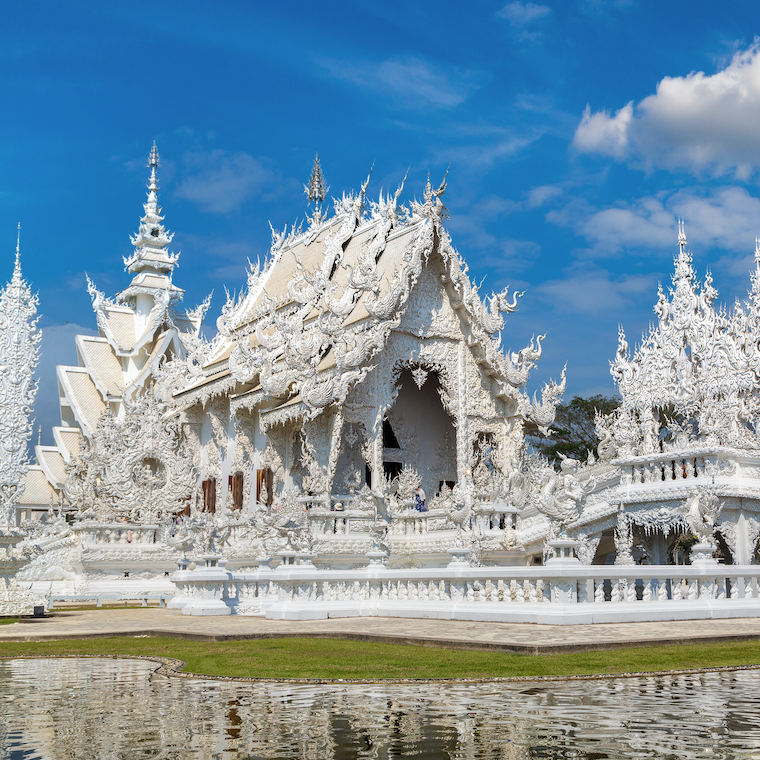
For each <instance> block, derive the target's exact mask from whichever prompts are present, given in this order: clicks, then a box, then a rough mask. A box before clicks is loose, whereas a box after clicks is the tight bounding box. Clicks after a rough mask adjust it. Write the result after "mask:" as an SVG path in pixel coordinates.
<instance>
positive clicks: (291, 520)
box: [17, 145, 760, 614]
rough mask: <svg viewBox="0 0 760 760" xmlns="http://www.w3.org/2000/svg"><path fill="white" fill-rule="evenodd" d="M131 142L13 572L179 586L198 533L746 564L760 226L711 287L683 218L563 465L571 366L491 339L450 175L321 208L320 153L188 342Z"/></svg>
mask: <svg viewBox="0 0 760 760" xmlns="http://www.w3.org/2000/svg"><path fill="white" fill-rule="evenodd" d="M149 165H150V182H149V186H148V200H147V203H146V204H145V207H144V208H145V213H144V216H143V217H142V219H141V221H140V227H139V231H138V233H137V234H136V235H135V236H134V237H133V238H132V242H133V244H134V247H135V250H134V253H133V254H132V256H130V257H128V258H127V259H125V261H124V265H125V267H126V269H127V271H128V272H129V274H130V275H132V280H131V282H130V283H129V285H128V286H127V287H126V288H125V289H124V290H123V291H122V292H121V293H119V294H117V295H116V296H115V298H113V299H112V300H111V299H108V298H106V297H105V295H104V294H103V293H101V292H100V291H99V290H97V288H96V287H95V285H94V284H93V283H91V282H88V289H89V292H90V295H91V297H92V303H93V309H94V311H95V316H96V320H97V325H98V330H99V334H98V336H97V337H90V336H78V337H77V339H76V346H77V356H78V366H76V367H59V368H58V381H59V390H60V397H61V425H60V426H58V427H56V428H55V429H54V431H53V432H54V440H55V445H54V446H37V447H36V455H37V464H36V465H33V466H32V467H31V468H29V471H28V472H27V473H26V475H25V476H24V483H25V486H26V490H25V492H26V493H27V494H28V496H27V497H26V500H25V501H19V502H18V503H17V510H18V513H19V516H20V517H21V518H22V523H23V524H24V525H25V526H26V527H27V530H28V531H29V535H30V536H31V538H30V541H32V543H34V541H37V543H36V544H35V545H36V546H37V547H38V548H39V550H40V554H39V556H38V557H37V558H36V559H35V560H33V561H32V562H31V563H30V564H29V565H28V566H27V567H26V568H24V570H22V571H21V572H20V574H19V577H20V578H21V579H23V580H27V581H29V582H33V583H34V582H42V581H47V582H50V581H55V582H58V583H63V584H64V585H66V587H67V588H69V589H71V588H75V589H79V590H80V591H81V589H82V588H85V587H87V586H88V584H90V583H101V584H102V583H121V584H122V585H124V583H125V582H126V581H125V579H127V578H128V579H129V580H130V582H132V581H134V582H135V583H136V582H137V580H138V579H139V582H140V583H148V585H150V584H153V585H154V586H155V587H156V588H158V587H159V586H160V587H161V588H164V587H166V588H173V587H172V586H171V584H170V583H169V581H168V580H167V577H168V573H169V572H170V571H171V570H172V569H173V567H174V566H175V564H176V562H177V561H179V560H180V559H181V558H182V557H183V556H190V557H200V556H205V555H204V552H205V553H206V554H207V555H208V556H212V555H213V556H216V555H215V554H214V553H215V552H221V554H223V556H224V558H225V562H226V564H227V567H228V568H229V569H230V570H233V571H240V572H246V571H250V570H252V569H253V568H269V567H270V565H271V567H274V568H276V567H278V566H288V565H290V564H295V565H296V566H298V567H305V568H311V569H312V570H315V571H320V572H322V571H325V572H331V571H349V572H353V571H359V570H360V569H361V568H366V566H367V560H368V558H370V561H371V562H372V563H376V564H379V565H382V567H384V568H386V569H388V570H391V569H392V570H395V571H402V570H404V569H409V568H418V569H420V570H430V571H431V572H433V571H437V569H440V568H446V567H451V563H452V562H454V563H455V564H456V563H460V564H461V566H462V567H465V566H466V567H493V568H509V567H520V566H522V567H526V566H539V565H543V564H544V563H545V562H546V561H547V560H549V559H551V558H552V557H553V556H554V555H555V554H556V553H557V552H560V554H559V556H560V558H562V557H567V552H570V554H573V553H574V554H575V556H576V557H577V558H578V560H580V563H581V564H582V565H585V566H593V565H604V564H608V565H609V564H613V563H614V564H617V565H624V566H625V565H636V564H653V565H662V566H664V565H668V564H679V563H681V564H682V563H685V562H690V561H692V560H695V559H699V558H700V557H701V558H703V559H704V558H705V557H707V558H708V559H710V560H711V561H712V559H713V555H715V557H717V558H720V559H722V561H723V562H725V563H727V564H728V563H732V562H733V563H738V564H741V565H748V564H752V563H754V554H755V547H756V543H757V538H758V533H760V453H759V452H760V437H758V433H757V432H756V430H758V428H757V427H756V423H757V415H758V413H759V412H760V403H759V402H758V398H760V396H758V390H759V389H760V348H758V347H759V346H760V248H759V249H758V252H757V254H756V259H757V262H758V264H757V271H756V272H755V273H754V274H753V276H752V291H751V293H750V301H749V302H748V303H747V304H746V305H741V304H737V305H736V306H735V308H734V309H733V311H731V312H727V311H725V310H716V309H715V308H714V306H713V304H714V301H715V299H716V297H717V292H716V291H715V289H714V288H713V287H712V280H711V278H710V276H709V275H708V277H707V279H706V280H705V283H704V285H703V286H702V287H701V288H700V287H699V284H698V283H697V280H696V277H695V274H694V271H693V268H692V264H691V255H690V254H689V253H688V252H687V250H686V239H685V235H684V232H683V229H680V231H679V249H678V255H677V257H676V269H675V274H674V275H673V287H672V288H671V290H670V293H669V294H668V295H666V294H665V293H664V292H663V291H662V289H660V293H659V300H658V303H657V305H656V307H655V311H656V313H657V316H658V322H657V324H656V325H655V326H653V327H652V329H651V330H650V333H649V334H648V335H647V336H645V339H644V341H643V343H642V344H641V346H640V347H639V348H638V349H637V350H636V352H635V353H634V355H633V356H631V355H630V352H629V351H628V346H627V343H626V341H625V337H624V334H623V332H622V330H621V332H620V346H619V349H618V353H617V356H616V358H615V360H614V362H613V363H612V374H613V377H614V379H615V381H616V382H617V384H618V388H619V390H620V394H621V398H622V402H621V405H620V408H619V409H618V410H617V411H616V412H615V413H613V414H612V415H610V416H608V417H601V416H599V417H598V419H597V432H598V435H599V439H600V443H599V446H598V449H597V451H596V452H595V454H593V455H592V456H590V457H589V459H588V461H586V462H584V463H581V462H577V461H574V460H571V459H566V460H565V461H563V462H562V466H561V468H560V469H559V471H558V470H557V469H556V468H555V467H554V466H553V465H552V464H551V463H550V462H548V461H547V460H546V459H544V458H542V457H540V456H538V455H536V454H535V453H534V452H532V451H531V449H530V447H529V446H528V445H527V436H528V435H530V434H531V433H532V432H536V431H539V430H541V431H543V432H546V431H547V430H548V429H549V427H550V426H551V424H552V422H553V420H554V412H555V407H556V404H557V403H558V402H559V400H560V398H561V395H562V392H563V391H564V387H565V375H564V371H563V373H562V377H561V378H560V379H559V382H558V383H555V382H553V381H552V382H550V383H548V384H546V385H545V386H544V388H543V390H542V392H541V394H540V396H539V395H538V394H533V395H532V396H530V395H528V393H527V392H526V390H525V387H526V384H527V382H528V380H529V376H530V372H531V370H532V369H533V367H534V366H535V364H536V362H537V361H538V360H539V359H540V357H541V353H542V341H543V338H544V336H537V337H536V338H535V339H534V340H532V341H531V343H530V344H529V345H528V346H526V347H525V348H523V349H522V350H520V351H517V352H513V353H508V354H507V353H505V352H504V351H503V350H502V349H501V341H502V337H503V336H507V335H508V331H509V327H508V323H507V322H506V318H507V317H509V319H514V318H515V316H514V312H515V311H516V310H517V304H518V298H519V297H520V296H521V295H522V294H520V293H514V294H512V295H509V294H508V292H507V290H504V291H501V292H498V293H493V294H490V295H488V296H486V297H483V296H481V294H480V292H479V290H478V288H477V287H476V286H475V285H474V284H473V283H472V282H471V280H470V278H469V275H468V269H467V265H466V264H465V262H464V260H463V258H462V257H461V255H460V254H459V253H458V251H457V250H456V248H455V247H454V245H453V242H452V240H451V238H450V236H449V234H448V232H447V230H446V228H445V225H444V221H445V218H446V208H445V206H444V205H443V201H442V196H443V193H444V191H445V187H446V186H445V182H444V183H442V184H441V186H440V187H438V188H435V187H434V186H433V185H431V183H430V182H429V181H428V183H427V185H426V187H425V191H424V195H423V198H422V199H421V200H419V201H416V200H415V201H411V202H410V203H408V204H406V205H403V204H401V202H400V196H401V193H402V190H403V183H402V185H401V186H400V187H399V188H398V190H397V191H396V192H395V193H393V194H387V195H382V194H381V196H380V197H379V198H378V199H377V200H372V199H370V198H369V196H368V194H367V188H368V184H369V178H368V179H367V181H366V182H365V183H364V184H363V185H362V186H361V189H360V190H359V192H358V193H356V194H349V195H344V196H343V197H341V198H339V199H336V200H334V202H333V208H332V210H331V212H329V213H328V211H327V209H326V204H325V198H326V192H327V187H326V184H325V182H324V178H323V176H322V173H321V167H320V166H319V163H318V161H317V162H315V166H314V170H313V173H312V177H311V179H310V182H309V184H308V186H307V187H306V191H307V195H308V198H309V201H310V204H311V205H310V210H309V213H308V214H307V218H306V221H305V223H304V224H303V225H301V226H299V227H296V228H294V229H292V230H290V231H288V230H285V231H283V232H276V233H274V234H273V239H272V245H271V250H270V253H269V255H268V257H267V258H266V260H265V261H264V262H263V264H260V265H254V266H252V267H251V269H250V271H249V273H248V279H247V283H246V286H245V287H244V289H243V290H242V292H241V294H240V295H239V296H238V297H236V298H230V297H228V300H227V303H226V304H225V305H224V307H223V309H222V315H221V316H220V318H219V319H218V321H217V334H216V335H215V337H214V338H213V339H212V340H207V339H205V338H204V337H203V336H202V334H201V331H200V328H201V326H202V322H203V318H204V315H205V313H206V310H207V309H208V306H209V299H207V300H206V301H205V302H204V303H203V304H202V305H201V306H199V307H198V308H196V309H195V310H193V311H181V310H180V308H179V307H180V302H181V300H182V296H183V291H182V290H181V289H180V288H179V287H178V286H177V285H175V284H174V282H173V272H174V267H175V266H176V263H177V256H176V255H175V254H172V253H170V251H169V245H170V243H171V239H172V235H171V234H170V233H168V232H167V231H166V228H165V227H164V224H163V222H164V219H163V217H162V215H161V210H160V208H159V206H158V184H157V167H158V153H157V150H156V148H155V145H154V147H153V150H152V151H151V155H150V162H149ZM46 499H47V505H45V504H44V502H45V500H46ZM35 509H36V510H37V511H38V512H39V511H41V510H43V509H45V510H46V511H45V513H44V514H45V518H46V521H47V522H45V521H42V522H38V523H37V527H35V526H34V523H30V522H29V521H28V520H26V521H24V519H25V518H28V517H29V514H30V512H32V511H34V510H35ZM35 537H37V538H35ZM40 537H41V538H40ZM38 539H39V540H38ZM695 542H696V544H695ZM209 552H211V554H209ZM457 566H458V565H457ZM431 582H432V581H431ZM589 582H590V581H589ZM520 583H522V581H520ZM525 583H528V581H527V580H526V581H525ZM72 584H73V585H72ZM473 588H474V589H475V587H473ZM512 588H513V589H514V587H512ZM579 588H580V587H579ZM526 589H527V586H526ZM539 590H540V586H535V587H534V588H533V590H532V591H530V593H529V596H530V599H531V600H533V598H534V596H536V594H538V593H539ZM476 592H477V589H475V590H473V591H472V592H471V593H472V594H475V595H476V596H477V593H479V592H477V593H476ZM436 593H437V592H436ZM500 593H502V592H500ZM512 593H517V592H514V591H513V592H512ZM520 593H522V592H520ZM526 593H528V591H527V590H526ZM579 593H580V592H579ZM584 593H585V592H584ZM594 593H596V594H597V596H598V595H599V593H602V597H600V598H603V597H604V593H606V592H599V591H598V590H596V591H595V592H594ZM641 593H644V592H643V591H642V592H641ZM668 593H670V592H668ZM473 598H475V597H473ZM526 598H527V597H526ZM243 608H244V605H243V606H242V607H240V610H243ZM257 609H260V605H259V606H258V607H257ZM239 612H240V611H239ZM240 614H244V613H243V612H240ZM251 614H253V613H251ZM256 614H259V613H256Z"/></svg>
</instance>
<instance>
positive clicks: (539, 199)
mask: <svg viewBox="0 0 760 760" xmlns="http://www.w3.org/2000/svg"><path fill="white" fill-rule="evenodd" d="M564 192H565V190H564V188H563V187H561V186H560V185H540V186H539V187H534V188H533V189H532V190H530V191H529V192H528V200H527V202H526V206H527V207H528V208H540V207H541V206H543V205H544V204H546V203H548V202H549V201H551V200H553V199H554V198H558V197H559V196H560V195H562V194H563V193H564Z"/></svg>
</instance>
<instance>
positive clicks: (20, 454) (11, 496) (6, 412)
mask: <svg viewBox="0 0 760 760" xmlns="http://www.w3.org/2000/svg"><path fill="white" fill-rule="evenodd" d="M20 240H21V225H19V237H18V240H17V242H16V266H15V268H14V270H13V278H12V279H11V281H10V282H9V283H8V284H7V285H6V286H5V287H4V288H3V289H2V291H0V532H4V531H5V532H7V531H8V530H9V529H11V528H12V527H13V526H14V525H15V522H16V504H17V503H18V499H19V497H20V496H21V494H22V493H23V491H24V483H23V478H24V475H25V474H26V472H27V470H28V469H29V458H28V456H27V449H26V445H27V443H28V442H29V438H30V437H31V435H32V424H31V422H30V420H29V414H30V412H31V410H32V406H33V405H34V397H35V396H36V395H37V383H36V382H35V381H34V379H33V376H34V370H35V368H36V367H37V362H38V361H39V357H40V340H41V339H42V334H41V333H40V331H39V330H38V329H37V320H38V319H39V318H38V317H37V304H38V303H39V300H38V298H37V296H36V295H32V292H31V290H30V289H29V285H27V283H26V281H25V280H24V278H23V277H22V276H21V262H20V251H19V249H20Z"/></svg>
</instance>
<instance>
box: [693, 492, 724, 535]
mask: <svg viewBox="0 0 760 760" xmlns="http://www.w3.org/2000/svg"><path fill="white" fill-rule="evenodd" d="M722 508H723V502H720V501H718V496H717V494H716V493H715V491H714V490H713V489H710V488H704V487H702V488H699V489H698V490H697V491H696V492H695V493H693V494H692V495H691V496H689V497H688V498H687V499H686V501H685V502H684V506H683V510H684V519H685V521H686V524H687V525H688V526H689V530H690V531H691V532H692V533H693V534H694V535H695V536H696V537H697V539H698V540H699V543H700V544H711V543H713V534H714V533H715V528H716V521H717V519H718V515H720V512H721V509H722Z"/></svg>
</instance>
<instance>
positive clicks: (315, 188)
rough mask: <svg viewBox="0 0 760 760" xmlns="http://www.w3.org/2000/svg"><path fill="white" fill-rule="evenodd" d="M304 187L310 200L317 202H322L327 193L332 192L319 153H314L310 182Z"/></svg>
mask: <svg viewBox="0 0 760 760" xmlns="http://www.w3.org/2000/svg"><path fill="white" fill-rule="evenodd" d="M303 189H304V192H305V193H306V197H307V198H308V199H309V202H310V203H317V204H320V203H322V202H323V201H324V199H325V196H326V195H327V193H328V192H330V187H329V185H327V184H325V178H324V175H323V174H322V167H321V166H320V165H319V153H315V154H314V166H313V167H312V170H311V176H310V177H309V184H308V185H304V186H303Z"/></svg>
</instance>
